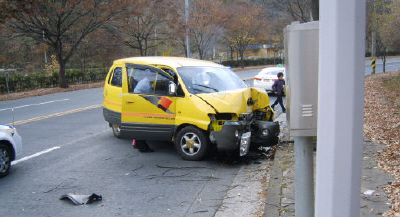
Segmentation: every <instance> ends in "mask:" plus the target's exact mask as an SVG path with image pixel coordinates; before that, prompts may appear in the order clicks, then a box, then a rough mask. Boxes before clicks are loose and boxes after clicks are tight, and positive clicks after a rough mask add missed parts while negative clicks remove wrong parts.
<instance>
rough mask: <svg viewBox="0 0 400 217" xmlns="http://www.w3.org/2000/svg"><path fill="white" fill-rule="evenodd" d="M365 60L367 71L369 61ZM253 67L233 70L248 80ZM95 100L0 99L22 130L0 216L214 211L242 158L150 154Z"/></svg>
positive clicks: (0, 196) (89, 94) (93, 94)
mask: <svg viewBox="0 0 400 217" xmlns="http://www.w3.org/2000/svg"><path fill="white" fill-rule="evenodd" d="M379 62H380V61H379V60H378V61H377V64H378V66H377V72H380V71H379V66H380V63H379ZM393 65H394V66H393ZM399 65H400V59H399V58H397V59H390V60H388V62H387V71H390V70H393V69H392V67H395V68H400V66H399ZM365 67H366V70H365V73H366V74H368V69H369V61H366V66H365ZM258 71H259V69H254V70H246V71H242V72H238V73H237V74H238V75H239V76H240V77H241V78H242V79H244V80H245V81H246V83H247V84H248V85H249V86H251V85H252V77H254V75H255V74H257V73H258ZM270 100H271V103H272V102H274V101H275V97H274V96H273V95H272V96H270ZM101 103H102V88H95V89H88V90H80V91H74V92H65V93H57V94H51V95H46V96H40V97H31V98H25V99H19V100H11V101H2V102H0V123H11V122H13V115H12V113H13V112H12V108H14V109H13V110H14V117H15V118H14V123H15V125H16V127H17V128H18V132H19V133H20V134H21V136H22V137H23V156H22V159H20V160H18V161H15V162H13V167H12V172H11V173H10V174H9V175H8V176H7V177H5V178H2V179H0V189H1V190H0V213H1V216H16V217H18V216H213V215H214V214H215V212H216V211H217V210H218V208H219V206H220V205H221V202H222V200H223V198H224V196H225V194H226V192H227V190H228V189H229V188H231V187H232V186H231V184H232V180H233V179H234V178H235V176H236V174H237V173H238V171H239V169H240V168H241V166H242V165H243V164H241V163H239V164H229V163H227V161H226V160H225V157H224V156H221V155H214V156H209V157H208V158H207V159H205V160H204V161H201V162H190V161H184V160H182V159H181V158H180V157H179V156H178V154H177V153H176V152H175V150H174V148H173V146H172V144H171V143H165V142H164V143H163V142H158V143H151V147H152V148H153V149H155V152H154V153H145V154H143V153H139V152H138V151H137V150H134V149H133V148H132V145H131V143H132V141H130V140H127V139H117V138H115V137H114V136H113V134H112V131H111V129H110V128H109V127H108V124H107V123H106V122H105V121H104V119H103V116H102V108H101ZM275 108H276V109H277V115H279V112H280V107H279V106H276V107H275ZM67 193H75V194H78V195H90V194H92V193H96V194H99V195H102V196H103V200H102V201H100V202H95V203H93V204H90V205H82V206H76V205H72V203H69V202H68V201H61V200H59V198H60V197H61V196H62V195H64V194H67Z"/></svg>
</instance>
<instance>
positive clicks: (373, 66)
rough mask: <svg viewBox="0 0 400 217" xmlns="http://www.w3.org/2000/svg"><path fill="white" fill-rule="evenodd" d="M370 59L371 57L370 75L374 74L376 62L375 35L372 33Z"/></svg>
mask: <svg viewBox="0 0 400 217" xmlns="http://www.w3.org/2000/svg"><path fill="white" fill-rule="evenodd" d="M371 57H372V62H373V63H372V62H371V68H372V74H375V61H376V33H375V32H372V45H371Z"/></svg>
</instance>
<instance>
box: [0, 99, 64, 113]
mask: <svg viewBox="0 0 400 217" xmlns="http://www.w3.org/2000/svg"><path fill="white" fill-rule="evenodd" d="M67 100H69V99H60V100H52V101H47V102H41V103H35V104H28V105H21V106H17V107H13V108H4V109H0V112H1V111H6V110H12V109H19V108H25V107H29V106H37V105H45V104H49V103H55V102H62V101H67Z"/></svg>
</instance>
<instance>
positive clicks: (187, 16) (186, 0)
mask: <svg viewBox="0 0 400 217" xmlns="http://www.w3.org/2000/svg"><path fill="white" fill-rule="evenodd" d="M185 17H186V55H187V57H188V58H190V56H191V55H190V39H189V0H185Z"/></svg>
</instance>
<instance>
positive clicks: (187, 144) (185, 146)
mask: <svg viewBox="0 0 400 217" xmlns="http://www.w3.org/2000/svg"><path fill="white" fill-rule="evenodd" d="M200 149H201V140H200V138H199V137H198V136H197V135H196V134H195V133H186V134H185V135H183V137H182V139H181V150H182V152H183V153H184V154H186V155H190V156H193V155H196V154H197V153H199V151H200Z"/></svg>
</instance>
